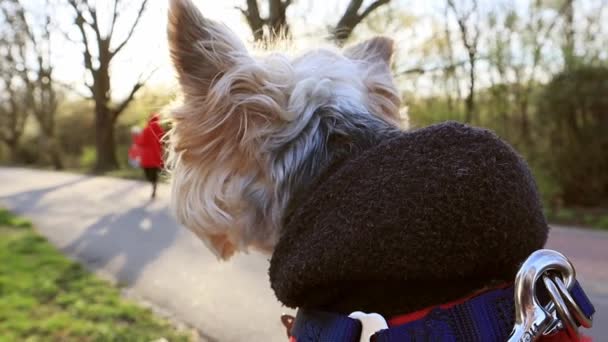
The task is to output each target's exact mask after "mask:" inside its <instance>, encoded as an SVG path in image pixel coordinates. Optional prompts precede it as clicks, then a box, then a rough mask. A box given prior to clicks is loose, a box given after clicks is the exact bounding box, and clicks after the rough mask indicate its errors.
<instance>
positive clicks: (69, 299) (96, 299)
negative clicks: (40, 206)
mask: <svg viewBox="0 0 608 342" xmlns="http://www.w3.org/2000/svg"><path fill="white" fill-rule="evenodd" d="M161 337H164V338H166V339H168V340H169V341H188V340H189V337H188V335H186V334H184V333H182V332H178V331H177V330H175V329H174V328H173V327H172V326H171V325H170V324H169V323H167V322H165V321H163V320H161V319H159V318H157V317H155V316H154V315H153V314H152V312H151V311H150V310H148V309H144V308H142V307H139V306H137V305H136V304H134V303H131V302H129V301H126V300H124V299H121V298H120V294H119V291H118V289H116V288H115V287H113V286H111V285H110V284H109V283H107V282H105V281H102V280H100V279H97V278H95V277H94V276H93V275H92V274H91V273H89V272H87V271H86V270H85V269H84V268H83V267H82V266H80V265H79V264H77V263H75V262H72V261H70V260H68V259H67V258H65V257H64V256H63V255H61V254H60V253H59V252H58V251H57V250H56V249H55V248H54V247H53V246H51V245H50V244H49V243H48V242H47V241H46V240H45V239H44V238H43V237H41V236H40V235H38V234H37V233H36V232H35V231H34V230H33V229H32V228H31V225H30V224H29V222H27V221H26V220H23V219H21V218H19V217H16V216H14V215H12V214H11V213H9V212H8V211H6V210H3V209H0V341H2V342H5V341H85V342H86V341H153V340H155V339H159V338H161Z"/></svg>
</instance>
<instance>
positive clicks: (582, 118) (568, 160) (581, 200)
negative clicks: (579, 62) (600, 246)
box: [537, 66, 608, 206]
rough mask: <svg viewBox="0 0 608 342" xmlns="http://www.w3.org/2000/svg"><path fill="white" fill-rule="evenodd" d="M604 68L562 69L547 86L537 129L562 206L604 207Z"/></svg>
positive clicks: (607, 122)
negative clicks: (556, 184)
mask: <svg viewBox="0 0 608 342" xmlns="http://www.w3.org/2000/svg"><path fill="white" fill-rule="evenodd" d="M606 94H608V68H606V67H594V66H585V67H579V68H577V69H573V70H566V71H564V72H562V73H560V74H558V75H556V76H555V77H554V78H553V79H552V80H551V81H550V82H549V84H547V86H546V87H545V89H544V91H543V96H541V97H540V99H539V104H538V107H539V110H538V115H537V120H538V121H537V124H538V125H539V132H541V133H543V134H544V135H545V137H544V138H545V139H546V143H545V145H544V146H542V149H543V153H544V155H545V156H546V158H547V167H548V170H549V172H550V174H551V177H552V178H554V179H555V180H556V182H557V183H558V184H559V187H560V190H561V198H562V200H563V202H564V204H565V205H568V206H572V205H582V206H598V205H602V204H606V203H607V202H608V156H607V155H606V151H608V134H607V133H606V132H608V96H606Z"/></svg>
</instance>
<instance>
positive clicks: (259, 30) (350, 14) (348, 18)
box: [237, 0, 391, 45]
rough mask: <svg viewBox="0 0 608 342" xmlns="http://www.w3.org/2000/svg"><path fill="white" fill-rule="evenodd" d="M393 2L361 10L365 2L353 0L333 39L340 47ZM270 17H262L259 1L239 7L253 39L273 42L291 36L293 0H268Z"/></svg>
mask: <svg viewBox="0 0 608 342" xmlns="http://www.w3.org/2000/svg"><path fill="white" fill-rule="evenodd" d="M390 1H391V0H376V1H374V2H372V3H371V4H370V5H369V6H367V7H365V9H363V10H361V7H362V6H363V0H351V1H350V3H349V4H348V6H347V7H346V10H345V11H344V14H343V15H342V16H341V18H340V20H339V21H338V23H337V24H336V25H335V26H334V27H333V28H332V30H331V34H332V39H333V40H335V41H336V43H337V44H338V45H342V44H344V42H345V41H346V40H347V39H348V37H350V35H351V33H352V32H353V30H354V29H355V27H356V26H357V25H358V24H359V23H361V22H362V21H363V20H364V19H365V18H366V17H367V16H369V15H370V14H371V13H372V12H374V11H375V10H376V9H378V8H379V7H380V6H382V5H386V4H388V3H389V2H390ZM266 3H267V5H268V16H267V17H265V18H263V17H262V16H261V15H260V8H259V5H258V1H257V0H247V7H245V8H241V7H237V8H238V9H239V10H240V11H241V13H243V16H244V17H245V19H246V20H247V23H248V24H249V27H250V28H251V32H252V33H253V38H254V39H255V40H256V41H258V42H265V41H272V40H274V39H276V38H277V37H280V36H289V33H290V30H289V22H288V21H287V15H286V13H287V8H288V7H289V6H290V5H291V4H292V3H293V1H292V0H267V2H266Z"/></svg>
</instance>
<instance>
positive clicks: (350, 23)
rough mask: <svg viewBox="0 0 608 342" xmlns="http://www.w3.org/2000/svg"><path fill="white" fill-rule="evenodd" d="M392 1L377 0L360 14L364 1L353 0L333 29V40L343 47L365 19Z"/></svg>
mask: <svg viewBox="0 0 608 342" xmlns="http://www.w3.org/2000/svg"><path fill="white" fill-rule="evenodd" d="M390 1H391V0H376V1H374V2H373V3H372V4H370V5H369V6H368V7H367V8H366V9H365V10H363V12H362V13H361V14H359V10H360V9H361V6H362V5H363V0H352V1H351V2H350V3H349V4H348V7H347V8H346V11H344V14H343V15H342V17H341V18H340V20H339V21H338V24H336V27H335V28H334V29H333V32H332V34H333V38H334V40H335V41H336V43H337V44H338V45H342V44H343V43H344V41H346V39H348V37H349V36H350V35H351V33H352V32H353V30H354V29H355V27H356V26H357V25H359V23H361V21H363V19H365V18H366V17H367V16H369V15H370V14H371V13H372V12H373V11H375V10H376V9H378V8H379V7H380V6H382V5H386V4H388V3H389V2H390Z"/></svg>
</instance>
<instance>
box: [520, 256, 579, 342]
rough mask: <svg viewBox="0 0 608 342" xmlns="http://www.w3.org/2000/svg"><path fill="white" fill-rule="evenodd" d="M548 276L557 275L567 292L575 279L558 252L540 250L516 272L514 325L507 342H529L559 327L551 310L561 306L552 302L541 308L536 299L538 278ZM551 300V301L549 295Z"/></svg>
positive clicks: (568, 264)
mask: <svg viewBox="0 0 608 342" xmlns="http://www.w3.org/2000/svg"><path fill="white" fill-rule="evenodd" d="M549 274H557V275H558V276H559V278H561V280H563V284H564V285H565V287H566V288H568V289H569V288H571V287H572V285H573V284H574V281H575V279H576V274H575V271H574V267H573V266H572V264H571V263H570V261H569V260H568V259H567V258H566V257H565V256H564V255H562V254H561V253H558V252H556V251H553V250H549V249H541V250H538V251H536V252H534V253H532V254H531V255H530V256H529V257H528V259H527V260H526V261H525V262H524V264H523V265H522V266H521V268H520V269H519V272H517V276H516V277H515V326H514V327H513V331H512V332H511V335H510V336H509V340H508V342H531V341H534V340H536V338H538V337H540V336H542V335H543V334H545V333H547V332H549V331H553V330H555V329H556V326H557V325H560V324H562V323H561V321H560V319H559V318H558V317H557V314H556V308H555V306H556V305H560V304H561V303H555V302H553V301H552V302H551V303H549V304H548V305H547V306H546V307H544V306H542V305H541V304H540V302H539V301H538V298H537V297H536V284H537V283H538V281H539V279H541V277H543V276H547V275H549ZM543 280H544V279H543ZM552 299H553V300H554V298H553V296H552ZM560 328H561V326H560ZM570 332H571V331H569V333H570Z"/></svg>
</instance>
